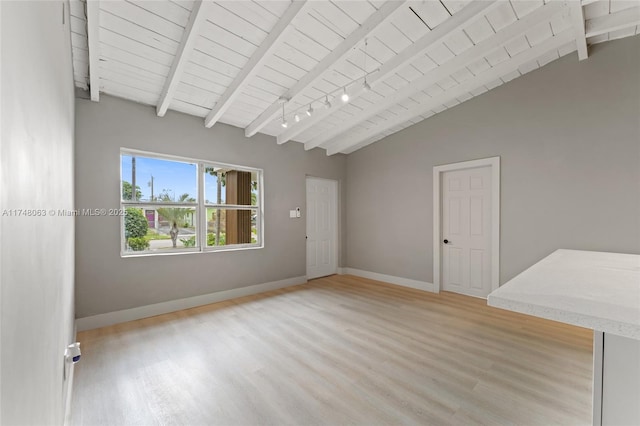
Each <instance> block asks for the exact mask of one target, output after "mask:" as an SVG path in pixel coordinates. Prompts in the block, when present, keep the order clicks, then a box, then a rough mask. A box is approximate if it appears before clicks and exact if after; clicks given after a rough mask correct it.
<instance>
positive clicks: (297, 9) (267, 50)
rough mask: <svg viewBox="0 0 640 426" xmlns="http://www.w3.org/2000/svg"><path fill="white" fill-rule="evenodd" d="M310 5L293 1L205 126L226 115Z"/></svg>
mask: <svg viewBox="0 0 640 426" xmlns="http://www.w3.org/2000/svg"><path fill="white" fill-rule="evenodd" d="M310 5H311V2H310V1H307V0H294V1H292V2H291V5H290V6H289V7H288V8H287V10H286V11H285V12H284V15H283V16H282V17H281V18H280V20H279V21H278V22H277V23H276V25H275V26H274V27H273V29H272V30H271V31H270V32H269V34H268V35H267V37H266V38H265V40H264V41H263V42H262V43H261V44H260V47H258V49H257V50H256V51H255V52H254V53H253V55H251V58H249V61H248V62H247V64H246V65H245V66H244V67H243V68H242V70H241V71H240V73H239V74H238V75H237V76H236V78H235V79H234V80H233V82H232V83H231V85H230V86H229V87H227V89H226V90H225V92H224V93H223V94H222V97H221V98H220V100H218V102H217V103H216V105H215V106H214V107H213V109H212V110H211V111H210V112H209V114H207V116H206V118H205V120H204V124H205V126H207V127H211V126H213V125H214V124H216V123H217V122H218V120H220V117H222V116H223V115H224V113H225V112H226V111H227V109H228V108H229V107H230V106H231V104H232V103H233V101H234V100H235V98H236V97H237V96H238V95H239V94H240V92H241V91H242V89H243V88H244V87H245V86H246V85H247V84H248V83H249V81H250V80H251V79H252V78H253V77H254V76H255V75H256V74H257V73H258V71H259V70H260V68H261V67H262V65H264V63H265V62H266V61H267V59H269V56H270V55H271V53H273V51H274V50H275V48H276V47H277V45H278V43H279V42H280V41H281V40H282V38H283V37H284V35H285V34H286V33H287V29H288V28H289V25H290V24H291V21H293V20H294V19H295V17H296V16H298V15H299V14H302V13H305V12H306V11H307V8H308V7H310Z"/></svg>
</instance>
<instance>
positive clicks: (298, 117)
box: [293, 114, 300, 123]
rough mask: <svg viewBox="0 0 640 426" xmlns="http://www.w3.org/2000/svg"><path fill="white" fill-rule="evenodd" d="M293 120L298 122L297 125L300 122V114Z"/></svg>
mask: <svg viewBox="0 0 640 426" xmlns="http://www.w3.org/2000/svg"><path fill="white" fill-rule="evenodd" d="M293 119H294V120H296V123H299V122H300V116H299V115H298V114H296V115H294V116H293Z"/></svg>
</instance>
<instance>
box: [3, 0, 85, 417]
mask: <svg viewBox="0 0 640 426" xmlns="http://www.w3.org/2000/svg"><path fill="white" fill-rule="evenodd" d="M0 13H1V15H2V17H1V28H2V37H1V38H2V50H1V55H2V57H1V60H0V63H1V74H2V86H1V89H2V96H1V98H2V117H1V122H2V126H1V127H2V131H1V135H2V143H1V149H0V156H1V162H0V164H1V165H2V169H1V170H2V172H1V175H2V190H1V191H0V193H1V195H0V210H1V211H3V212H4V211H5V209H7V210H8V209H45V211H47V212H48V211H49V210H50V209H54V210H57V209H69V208H73V129H74V124H73V120H74V113H73V110H74V99H73V81H72V77H73V73H72V69H71V47H70V32H69V27H68V23H69V19H68V16H67V18H66V23H67V25H66V26H63V25H62V2H49V1H43V2H33V1H31V2H25V1H22V2H7V1H2V2H0ZM0 229H1V232H0V233H1V238H0V285H1V295H2V296H1V297H2V300H1V318H2V321H1V347H2V349H1V350H0V354H1V359H2V361H1V369H0V375H1V377H0V383H1V385H0V387H1V393H2V397H1V400H0V405H1V407H2V413H1V415H0V424H3V425H16V424H30V425H50V424H62V422H63V418H64V406H65V399H66V393H67V388H68V387H67V384H68V383H67V382H68V380H67V381H66V382H65V381H64V380H63V362H64V350H65V348H66V346H67V345H68V344H69V343H72V342H73V337H74V336H73V319H74V312H73V272H74V266H73V262H74V221H73V218H68V217H66V218H65V217H55V216H52V215H49V214H47V216H46V217H24V216H20V217H15V216H8V215H4V214H3V215H2V216H1V217H0Z"/></svg>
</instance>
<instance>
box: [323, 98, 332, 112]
mask: <svg viewBox="0 0 640 426" xmlns="http://www.w3.org/2000/svg"><path fill="white" fill-rule="evenodd" d="M324 106H325V108H326V109H331V102H329V96H327V97H326V98H325V101H324Z"/></svg>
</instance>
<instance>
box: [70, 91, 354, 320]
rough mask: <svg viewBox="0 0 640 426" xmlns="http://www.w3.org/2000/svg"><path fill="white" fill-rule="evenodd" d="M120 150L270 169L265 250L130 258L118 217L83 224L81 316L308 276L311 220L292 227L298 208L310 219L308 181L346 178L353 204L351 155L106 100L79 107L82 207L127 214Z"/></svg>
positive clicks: (78, 287)
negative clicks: (122, 206)
mask: <svg viewBox="0 0 640 426" xmlns="http://www.w3.org/2000/svg"><path fill="white" fill-rule="evenodd" d="M120 147H126V148H134V149H141V150H145V151H151V152H158V153H163V154H173V155H180V156H185V157H191V158H197V159H204V160H212V161H220V162H225V163H230V164H238V165H243V166H250V167H259V168H262V169H263V170H264V185H265V190H264V215H265V230H264V231H265V232H264V235H265V247H264V248H263V249H259V250H241V251H228V252H215V253H197V254H181V255H174V256H166V255H165V256H147V257H136V258H121V257H120V244H121V243H120V234H119V232H120V225H119V219H118V218H117V217H78V218H77V222H76V224H77V228H76V229H77V237H76V247H77V252H76V312H77V317H78V318H82V317H86V316H91V315H95V314H100V313H107V312H113V311H117V310H121V309H128V308H134V307H138V306H144V305H149V304H153V303H159V302H164V301H169V300H174V299H180V298H185V297H191V296H197V295H202V294H208V293H213V292H216V291H221V290H229V289H233V288H239V287H245V286H250V285H255V284H261V283H266V282H272V281H278V280H283V279H287V278H292V277H299V276H304V275H305V274H306V259H305V246H306V244H305V231H306V222H305V219H304V215H303V218H302V219H289V210H291V209H294V208H295V207H301V208H302V209H303V212H304V207H305V204H306V195H305V193H306V192H305V191H306V187H305V175H310V176H316V177H323V178H330V179H336V180H338V181H339V182H340V188H341V190H340V194H341V202H340V205H341V209H343V207H344V205H345V202H344V191H343V190H342V187H343V182H344V176H345V164H346V160H345V157H344V156H343V155H339V156H335V157H330V158H329V157H327V156H326V155H325V153H324V151H323V150H318V149H316V150H313V151H310V152H306V151H305V150H304V147H303V146H302V144H299V143H296V142H291V143H288V144H285V145H277V143H276V142H275V139H274V138H272V137H269V136H265V135H256V136H254V137H252V138H250V139H248V138H245V136H244V131H243V130H242V129H239V128H236V127H232V126H227V125H225V124H216V125H215V126H214V127H213V128H211V129H207V128H205V127H204V125H203V121H202V119H200V118H197V117H192V116H188V115H184V114H180V113H175V112H169V113H168V114H167V116H166V117H164V118H158V117H157V116H156V115H155V108H153V107H149V106H144V105H139V104H135V103H132V102H128V101H124V100H121V99H117V98H113V97H109V96H101V98H100V102H99V103H94V102H91V101H89V100H83V99H78V100H77V107H76V207H77V208H79V209H82V208H107V209H108V208H117V207H119V197H120V194H119V185H120V183H119V182H120V176H119V171H120V163H119V161H120V160H119V155H120V152H119V150H120ZM340 216H341V217H344V214H341V215H340ZM342 228H343V227H342V226H341V227H340V230H342ZM340 246H341V250H340V253H339V256H340V258H341V257H342V252H343V251H344V250H342V243H340ZM339 264H340V265H342V261H341V260H340V261H339Z"/></svg>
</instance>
